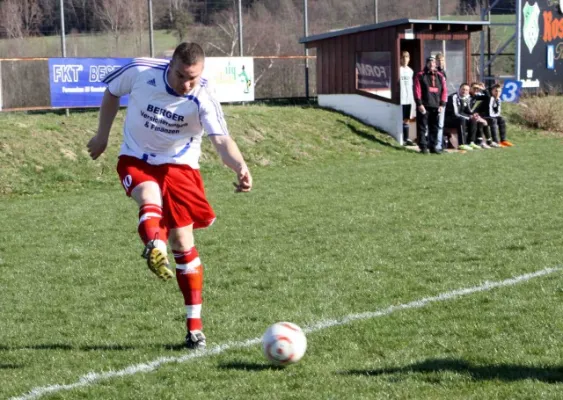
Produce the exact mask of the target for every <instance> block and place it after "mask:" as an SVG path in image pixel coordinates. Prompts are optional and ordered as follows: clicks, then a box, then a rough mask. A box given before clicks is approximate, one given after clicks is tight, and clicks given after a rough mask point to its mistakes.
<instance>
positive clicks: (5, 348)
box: [0, 343, 137, 351]
mask: <svg viewBox="0 0 563 400" xmlns="http://www.w3.org/2000/svg"><path fill="white" fill-rule="evenodd" d="M136 348H137V347H135V346H126V345H121V344H108V345H92V346H71V345H69V344H64V343H52V344H36V345H32V346H21V347H11V346H0V350H2V351H11V350H12V351H13V350H81V351H124V350H134V349H136Z"/></svg>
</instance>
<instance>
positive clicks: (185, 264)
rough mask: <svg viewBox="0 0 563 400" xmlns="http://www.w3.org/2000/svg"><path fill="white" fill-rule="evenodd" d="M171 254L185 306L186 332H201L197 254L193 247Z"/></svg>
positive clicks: (200, 277)
mask: <svg viewBox="0 0 563 400" xmlns="http://www.w3.org/2000/svg"><path fill="white" fill-rule="evenodd" d="M173 252H174V260H175V261H176V278H177V280H178V286H179V287H180V290H181V291H182V294H183V295H184V304H185V305H186V326H187V327H188V331H194V330H202V327H203V324H202V323H201V303H202V298H201V290H202V288H203V266H202V265H201V261H200V259H199V254H198V253H197V250H196V248H195V247H192V248H191V249H190V250H188V251H185V252H182V251H176V250H173Z"/></svg>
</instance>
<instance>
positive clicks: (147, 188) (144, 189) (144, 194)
mask: <svg viewBox="0 0 563 400" xmlns="http://www.w3.org/2000/svg"><path fill="white" fill-rule="evenodd" d="M131 197H133V199H135V201H136V202H137V203H138V204H157V205H160V206H162V194H161V192H160V186H158V183H156V182H153V181H146V182H141V183H140V184H138V185H137V186H135V188H134V189H133V190H132V191H131Z"/></svg>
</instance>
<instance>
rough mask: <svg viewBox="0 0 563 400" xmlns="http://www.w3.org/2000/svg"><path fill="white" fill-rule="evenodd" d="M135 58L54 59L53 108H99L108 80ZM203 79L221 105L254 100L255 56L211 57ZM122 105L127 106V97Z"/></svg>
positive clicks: (207, 61)
mask: <svg viewBox="0 0 563 400" xmlns="http://www.w3.org/2000/svg"><path fill="white" fill-rule="evenodd" d="M132 60H133V59H132V58H50V59H49V78H50V90H51V107H53V108H67V107H68V108H73V107H79V108H87V107H99V106H100V104H101V102H102V97H103V94H104V91H105V90H106V85H105V84H104V83H102V81H103V79H104V77H105V76H106V75H107V74H109V73H111V72H113V71H114V70H116V69H118V68H121V67H122V66H123V65H125V64H128V63H129V62H131V61H132ZM203 77H204V78H206V79H207V80H208V81H209V83H210V87H212V88H213V90H214V91H215V95H216V96H217V99H218V100H219V101H220V102H239V101H254V60H253V58H252V57H208V58H206V59H205V69H204V72H203ZM120 104H121V105H122V106H126V105H127V96H123V97H122V98H121V102H120Z"/></svg>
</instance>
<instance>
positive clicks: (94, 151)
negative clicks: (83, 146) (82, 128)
mask: <svg viewBox="0 0 563 400" xmlns="http://www.w3.org/2000/svg"><path fill="white" fill-rule="evenodd" d="M107 145H108V140H107V139H104V138H100V137H99V136H98V135H96V136H94V137H93V138H92V139H90V141H89V142H88V145H87V147H88V153H89V154H90V157H92V160H96V159H97V158H98V157H99V156H101V155H102V153H103V152H104V151H105V150H106V147H107Z"/></svg>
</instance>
